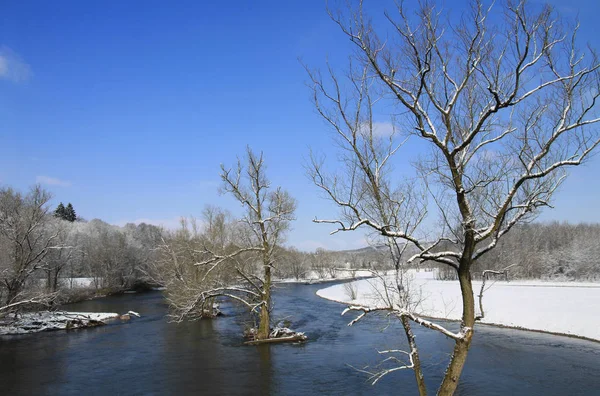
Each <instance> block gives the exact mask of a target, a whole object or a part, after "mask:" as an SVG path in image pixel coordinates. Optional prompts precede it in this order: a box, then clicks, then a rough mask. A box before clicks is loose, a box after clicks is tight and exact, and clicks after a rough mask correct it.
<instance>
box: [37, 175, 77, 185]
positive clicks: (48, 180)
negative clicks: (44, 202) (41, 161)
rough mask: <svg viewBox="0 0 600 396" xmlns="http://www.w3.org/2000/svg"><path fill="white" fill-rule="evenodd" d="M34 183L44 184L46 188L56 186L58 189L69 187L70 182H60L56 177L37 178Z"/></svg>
mask: <svg viewBox="0 0 600 396" xmlns="http://www.w3.org/2000/svg"><path fill="white" fill-rule="evenodd" d="M35 181H36V183H40V184H45V185H47V186H58V187H71V182H70V181H66V180H60V179H57V178H56V177H49V176H37V177H36V178H35Z"/></svg>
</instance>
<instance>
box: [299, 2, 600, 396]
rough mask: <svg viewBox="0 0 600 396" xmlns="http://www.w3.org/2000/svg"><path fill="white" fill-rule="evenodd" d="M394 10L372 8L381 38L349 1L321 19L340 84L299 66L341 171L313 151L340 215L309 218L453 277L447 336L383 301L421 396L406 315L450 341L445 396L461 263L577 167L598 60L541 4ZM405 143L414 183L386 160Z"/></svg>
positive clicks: (466, 323) (462, 339) (545, 199)
mask: <svg viewBox="0 0 600 396" xmlns="http://www.w3.org/2000/svg"><path fill="white" fill-rule="evenodd" d="M498 8H500V9H499V10H498ZM396 11H397V12H396V13H395V14H394V15H393V14H392V13H385V16H386V18H387V20H388V21H389V23H390V25H389V26H390V27H391V31H392V32H393V34H394V37H393V38H391V37H390V38H386V39H385V40H383V39H381V38H380V37H381V35H380V34H378V32H377V31H376V27H375V26H374V25H373V24H372V23H371V21H370V19H369V18H368V16H367V15H365V13H364V12H363V7H362V1H361V2H360V3H359V5H358V6H357V7H356V8H355V9H350V10H349V11H348V12H347V13H337V14H334V13H330V15H331V17H332V19H333V20H334V21H335V23H337V24H338V25H339V27H340V28H341V31H342V32H343V33H344V34H345V35H346V37H348V38H349V39H350V41H351V42H352V43H353V44H355V48H356V56H354V57H353V58H352V61H351V65H350V70H349V73H348V75H347V78H340V77H339V76H337V75H336V74H335V73H334V71H333V70H332V69H331V68H330V69H329V73H328V78H327V79H323V78H322V77H321V75H320V74H319V73H318V72H313V71H310V70H309V75H310V77H311V80H312V83H313V84H312V87H313V94H314V95H313V99H314V103H315V106H316V108H317V111H318V112H319V113H320V114H321V116H322V117H323V118H324V119H325V121H326V122H327V123H328V124H329V125H330V126H331V127H332V128H333V130H334V131H335V136H336V140H337V142H338V144H339V145H340V146H341V147H342V153H343V160H344V164H345V166H346V167H345V171H344V172H342V173H341V174H339V175H336V176H330V175H328V174H327V173H326V172H325V170H324V167H323V161H321V160H320V159H318V158H314V157H313V161H312V165H313V166H312V172H311V175H312V178H313V180H314V182H315V184H316V185H317V186H319V187H320V188H321V189H323V190H324V191H325V193H326V194H327V195H328V197H329V198H330V199H331V200H333V201H334V202H335V203H336V204H337V205H338V206H339V207H340V208H341V209H342V215H343V216H342V217H341V218H340V219H335V220H317V221H318V222H323V223H330V224H336V225H337V226H338V229H337V230H336V231H334V232H337V231H352V230H356V229H357V228H359V227H363V228H364V227H366V228H368V229H370V230H371V232H373V233H376V234H379V235H380V236H381V237H382V238H383V239H384V240H385V241H386V243H387V244H388V246H390V248H391V249H392V250H391V253H392V255H393V256H395V257H399V256H400V255H398V253H401V252H400V251H398V249H399V248H400V249H402V248H403V247H405V246H409V247H410V248H411V249H415V251H416V253H415V254H413V255H412V256H411V257H410V258H409V259H408V262H409V263H412V262H424V261H430V262H436V263H439V264H440V265H443V266H446V267H448V268H450V269H451V270H452V271H455V272H456V274H457V277H458V281H459V284H460V289H461V294H462V319H461V323H460V330H459V331H458V332H456V333H454V332H451V331H449V330H448V329H446V328H444V327H442V326H440V325H438V324H435V323H432V322H429V321H425V320H423V319H422V318H419V317H418V315H417V314H416V313H415V312H411V310H410V309H408V307H406V306H403V305H402V304H398V303H394V305H393V306H390V307H388V308H387V309H388V310H391V311H393V312H394V313H395V314H396V315H397V316H398V317H399V319H400V320H401V321H402V323H403V324H404V325H405V329H406V335H407V337H408V341H409V346H410V352H409V354H408V356H409V360H410V362H409V363H408V364H407V365H405V366H403V367H405V368H413V369H414V370H415V376H416V380H417V383H418V388H419V391H420V393H421V394H425V393H426V389H425V383H424V381H423V380H422V377H423V376H422V372H421V370H420V365H419V364H418V353H417V348H416V342H415V339H414V337H413V336H412V332H411V331H410V326H407V323H409V322H414V323H418V324H419V325H422V326H425V327H427V328H430V329H434V330H437V331H439V332H441V333H442V334H444V335H446V336H447V337H450V338H451V339H453V340H454V341H455V346H454V351H453V353H452V355H451V359H450V362H449V365H448V368H447V370H446V375H445V376H444V379H443V381H442V383H441V385H440V388H439V390H438V393H439V394H444V395H448V394H453V393H454V391H455V390H456V387H457V385H458V382H459V378H460V375H461V372H462V369H463V366H464V364H465V361H466V358H467V353H468V350H469V347H470V346H471V341H472V337H473V328H474V325H475V320H476V315H475V298H474V294H473V287H472V283H471V273H472V267H473V265H474V263H476V262H477V260H478V259H479V258H481V257H483V256H484V255H485V254H486V253H487V252H489V251H491V250H492V249H494V247H495V246H496V245H497V244H498V241H499V240H500V238H502V237H503V236H504V235H505V234H506V233H507V232H509V231H510V230H511V229H512V228H513V227H514V226H515V225H516V224H518V223H520V222H523V221H526V220H530V219H532V218H533V217H534V216H535V215H536V214H537V213H539V211H540V209H542V208H544V207H547V206H550V201H551V198H552V196H553V194H554V192H555V191H556V189H557V188H558V186H559V185H560V184H561V182H562V181H563V180H564V179H565V176H566V173H565V169H566V168H567V167H571V166H577V165H580V164H581V163H582V162H584V161H585V160H586V158H588V157H589V156H590V154H591V153H592V151H593V150H594V149H595V148H596V147H597V146H598V144H600V140H599V137H598V135H599V134H598V129H597V128H596V127H595V124H596V123H597V122H598V121H600V118H598V114H597V109H596V100H597V99H598V97H599V96H600V78H599V75H598V72H599V68H600V63H599V62H598V59H597V57H596V55H595V53H594V52H593V51H592V50H589V51H581V50H579V49H578V48H577V43H576V41H577V40H576V35H577V30H578V25H575V26H573V27H569V26H568V25H567V24H566V23H564V22H563V21H562V20H561V19H560V18H559V16H558V15H556V13H555V12H554V10H553V9H552V8H551V7H549V6H536V5H531V6H530V5H528V4H526V3H525V1H508V2H507V3H506V4H505V5H504V6H502V7H499V6H498V5H494V4H492V5H491V6H489V7H488V6H485V5H484V4H483V2H482V1H478V0H474V1H471V2H470V7H469V8H468V10H467V11H466V12H465V13H463V15H462V17H461V18H460V19H458V20H451V19H448V20H446V19H444V17H443V15H444V13H443V10H441V9H438V8H436V6H435V4H434V3H433V2H428V1H425V2H420V4H419V6H418V8H417V10H416V11H415V12H414V14H413V13H410V12H408V11H407V10H406V9H405V7H404V6H403V5H402V3H400V4H399V5H398V7H397V10H396ZM377 28H379V26H377ZM380 103H381V104H382V106H380V107H377V106H379V104H380ZM389 109H394V110H393V112H394V114H393V115H392V116H391V117H390V123H391V124H393V128H391V132H389V133H382V132H381V130H380V129H379V130H378V128H377V127H378V125H379V124H378V123H377V115H378V114H381V112H383V111H389ZM399 132H402V133H399ZM399 137H401V139H399ZM406 138H410V139H411V140H410V141H409V142H410V143H412V140H414V139H416V140H418V141H420V142H421V143H419V144H420V145H421V146H427V152H426V154H424V155H423V156H422V157H421V158H420V159H418V160H417V162H416V167H415V173H414V176H415V177H414V179H409V180H407V181H406V182H401V183H397V182H396V180H398V177H395V176H394V172H393V165H394V164H397V159H395V158H396V157H397V156H398V153H400V152H401V151H402V150H401V147H400V146H401V145H402V143H403V141H404V139H406ZM427 201H430V202H432V203H433V205H429V206H428V205H427V203H428V202H427ZM432 215H438V216H439V218H440V227H439V229H438V230H436V231H435V233H433V232H431V230H428V229H427V227H425V223H424V219H425V218H427V217H430V216H432ZM398 241H401V243H398ZM394 250H396V251H394ZM399 264H400V262H398V265H397V267H396V268H397V269H399ZM398 301H402V299H399V300H398ZM350 309H351V310H358V311H362V314H361V315H360V317H362V316H363V314H365V313H366V312H370V309H369V308H367V307H351V308H350Z"/></svg>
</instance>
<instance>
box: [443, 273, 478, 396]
mask: <svg viewBox="0 0 600 396" xmlns="http://www.w3.org/2000/svg"><path fill="white" fill-rule="evenodd" d="M460 268H461V269H460V270H459V271H458V280H459V282H460V290H461V293H462V300H463V315H462V321H461V326H460V332H461V333H462V334H463V335H464V337H463V338H461V339H459V340H456V344H455V345H454V352H453V353H452V357H451V358H450V363H449V364H448V368H447V369H446V374H445V376H444V380H443V381H442V384H441V385H440V388H439V390H438V395H442V396H446V395H453V394H454V392H455V391H456V387H457V386H458V380H459V378H460V375H461V373H462V370H463V367H464V365H465V362H466V361H467V354H468V352H469V347H470V346H471V339H472V338H473V326H474V325H475V299H474V297H473V285H472V283H471V274H470V272H469V270H468V269H467V268H469V266H468V265H461V266H460Z"/></svg>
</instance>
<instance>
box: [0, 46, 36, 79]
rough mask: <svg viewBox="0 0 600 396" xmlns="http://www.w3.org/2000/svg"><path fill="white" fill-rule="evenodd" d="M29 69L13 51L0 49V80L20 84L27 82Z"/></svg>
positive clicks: (3, 47) (5, 48)
mask: <svg viewBox="0 0 600 396" xmlns="http://www.w3.org/2000/svg"><path fill="white" fill-rule="evenodd" d="M31 74H32V73H31V67H30V66H29V65H28V64H27V63H26V62H25V61H24V60H23V59H22V58H21V57H20V56H19V55H18V54H17V53H16V52H14V51H13V50H11V49H10V48H8V47H6V46H2V47H0V79H4V80H8V81H12V82H15V83H20V82H24V81H27V80H29V78H30V77H31Z"/></svg>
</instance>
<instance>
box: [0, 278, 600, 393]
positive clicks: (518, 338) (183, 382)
mask: <svg viewBox="0 0 600 396" xmlns="http://www.w3.org/2000/svg"><path fill="white" fill-rule="evenodd" d="M318 288H319V286H304V285H288V286H285V287H281V288H279V289H278V290H277V293H276V295H275V298H276V304H277V305H276V311H275V317H276V318H287V319H288V320H290V321H291V322H292V323H293V326H294V327H295V328H297V329H299V330H302V331H306V332H307V334H308V336H309V339H310V341H309V342H308V343H306V344H302V345H287V344H286V345H262V346H252V347H247V346H242V345H241V343H242V339H241V337H240V334H241V331H242V329H243V325H244V323H243V322H244V321H243V319H241V318H240V317H239V316H236V315H235V313H236V310H237V308H236V307H235V306H228V305H225V306H224V307H223V308H224V310H225V311H226V312H228V313H229V314H230V315H228V316H224V317H220V318H218V319H216V320H202V321H197V322H188V323H181V324H175V323H169V322H168V321H167V320H166V319H165V314H166V306H165V304H164V300H163V299H162V296H161V295H160V293H149V294H144V295H126V296H119V297H111V298H106V299H102V300H95V301H88V302H85V303H81V304H78V305H76V306H73V307H70V309H73V310H83V311H85V310H97V311H109V312H119V313H122V312H127V311H128V310H134V311H137V312H140V313H141V314H142V318H139V319H132V320H131V321H130V322H126V323H115V324H112V325H108V326H103V327H99V328H94V329H87V330H82V331H76V332H72V333H70V334H67V333H65V332H54V333H45V334H38V335H30V336H20V337H8V338H4V339H0V384H2V385H1V386H2V388H1V389H2V394H10V395H12V394H27V395H31V394H35V395H59V394H60V395H71V394H73V395H75V394H84V393H85V394H156V395H165V394H177V395H181V394H206V395H234V394H261V395H280V394H281V395H307V394H343V395H357V394H358V395H360V394H378V395H386V394H398V393H400V394H408V395H410V394H414V390H415V388H414V378H413V374H412V372H411V371H404V372H397V373H394V374H393V375H391V376H389V377H387V378H385V379H383V380H382V381H381V382H380V383H379V384H378V385H377V386H376V387H372V386H371V385H370V384H368V383H367V381H366V380H367V377H366V376H365V375H364V374H361V373H359V372H357V371H356V370H354V369H353V368H351V367H350V365H352V366H354V367H361V368H362V367H364V366H366V365H369V366H374V365H376V364H377V363H378V362H379V360H380V359H381V356H380V355H379V354H377V350H382V349H389V348H394V349H397V348H403V347H404V345H405V340H404V337H403V336H402V333H401V329H400V326H399V325H398V324H397V323H396V322H391V323H387V322H386V320H385V319H384V318H382V317H377V316H371V317H367V318H366V320H365V321H364V322H361V323H359V324H357V325H355V326H353V327H352V328H349V327H347V326H346V324H347V322H348V318H346V317H341V316H340V312H341V308H342V307H341V306H340V305H338V304H335V303H331V302H328V301H325V300H321V299H319V298H318V297H316V296H315V295H314V293H315V291H316V290H317V289H318ZM386 326H387V327H388V328H387V329H386V330H385V331H382V329H383V328H384V327H386ZM448 326H450V327H453V326H456V325H455V324H448ZM415 333H416V336H417V340H418V342H419V344H420V346H421V357H422V360H423V362H424V364H425V368H424V369H425V375H426V378H427V384H428V386H429V388H430V392H431V393H433V392H434V391H435V388H436V387H437V385H438V383H439V380H440V379H441V376H442V375H443V372H444V369H445V365H446V362H447V359H448V352H450V351H451V347H452V342H451V341H450V340H447V339H446V338H445V337H442V336H440V335H439V334H437V333H434V332H431V331H423V330H421V329H419V328H415ZM598 362H600V344H596V343H591V342H587V341H580V340H573V339H568V338H564V337H555V336H550V335H544V334H537V333H528V332H521V331H516V330H506V329H496V328H492V327H478V328H477V332H476V337H475V339H474V345H473V349H472V351H471V353H470V355H469V359H468V361H467V365H466V367H465V371H464V376H463V378H462V379H461V383H460V386H459V394H461V395H482V394H485V395H494V394H497V395H504V394H518V395H520V394H523V395H536V394H540V395H560V394H597V393H596V392H597V391H598V389H600V378H599V377H598V376H597V365H598Z"/></svg>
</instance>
